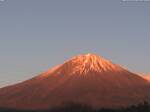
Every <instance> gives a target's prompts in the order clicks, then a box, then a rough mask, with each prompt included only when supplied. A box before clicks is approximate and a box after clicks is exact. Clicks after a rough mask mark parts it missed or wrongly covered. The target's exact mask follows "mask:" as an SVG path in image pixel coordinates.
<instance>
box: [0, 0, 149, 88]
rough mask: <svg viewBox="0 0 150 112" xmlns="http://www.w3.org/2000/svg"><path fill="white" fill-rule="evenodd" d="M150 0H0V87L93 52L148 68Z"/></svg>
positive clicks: (134, 68)
mask: <svg viewBox="0 0 150 112" xmlns="http://www.w3.org/2000/svg"><path fill="white" fill-rule="evenodd" d="M149 11H150V2H123V1H121V0H0V87H2V86H6V85H9V84H13V83H16V82H18V81H23V80H26V79H28V78H31V77H33V76H35V75H37V74H39V73H41V72H43V71H46V70H47V69H49V68H51V67H53V66H55V65H57V64H60V63H63V62H64V61H65V60H66V59H69V58H70V57H72V56H75V55H78V54H84V53H95V54H98V55H101V56H103V57H105V58H106V59H109V60H111V61H113V62H114V63H117V64H120V65H122V66H124V67H125V68H127V69H129V70H131V71H133V72H140V73H150V12H149Z"/></svg>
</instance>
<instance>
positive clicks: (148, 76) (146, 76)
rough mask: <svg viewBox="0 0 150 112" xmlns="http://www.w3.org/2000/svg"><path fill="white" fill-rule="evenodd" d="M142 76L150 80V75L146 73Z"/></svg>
mask: <svg viewBox="0 0 150 112" xmlns="http://www.w3.org/2000/svg"><path fill="white" fill-rule="evenodd" d="M142 77H143V78H144V79H146V80H148V81H150V75H144V76H142Z"/></svg>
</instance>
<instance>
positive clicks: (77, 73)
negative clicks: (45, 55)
mask: <svg viewBox="0 0 150 112" xmlns="http://www.w3.org/2000/svg"><path fill="white" fill-rule="evenodd" d="M149 93H150V84H149V83H148V81H146V80H145V79H143V78H142V77H140V76H138V75H136V74H134V73H131V72H130V71H128V70H126V69H124V68H122V67H121V66H119V65H116V64H113V63H112V62H110V61H108V60H106V59H104V58H102V57H100V56H97V55H95V54H86V55H79V56H75V57H73V58H72V59H70V60H68V61H66V62H65V63H64V64H60V65H58V66H56V67H54V68H52V69H50V70H48V71H47V72H45V73H42V74H40V75H38V76H36V77H34V78H32V79H30V80H27V81H24V82H22V83H19V84H16V85H12V86H8V87H4V88H1V89H0V107H4V108H16V109H47V108H53V107H60V106H63V105H65V104H69V103H80V104H85V105H89V106H92V107H93V108H99V107H106V108H111V107H113V108H119V107H126V106H129V105H132V104H139V103H141V102H143V101H147V102H150V94H149Z"/></svg>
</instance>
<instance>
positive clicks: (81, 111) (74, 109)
mask: <svg viewBox="0 0 150 112" xmlns="http://www.w3.org/2000/svg"><path fill="white" fill-rule="evenodd" d="M0 112H150V105H149V104H148V103H147V102H144V103H142V104H139V105H136V106H135V105H133V106H130V107H128V108H121V109H105V108H103V109H98V110H95V109H93V108H91V107H90V106H86V105H81V104H73V103H72V104H69V105H66V106H64V107H61V108H55V109H49V110H15V109H4V108H1V109H0Z"/></svg>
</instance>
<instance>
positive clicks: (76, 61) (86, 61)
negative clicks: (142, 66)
mask: <svg viewBox="0 0 150 112" xmlns="http://www.w3.org/2000/svg"><path fill="white" fill-rule="evenodd" d="M66 64H68V65H69V66H70V67H72V68H73V73H79V74H86V73H88V72H90V71H94V72H107V71H118V70H120V69H121V67H120V66H118V65H115V64H113V63H112V62H110V61H108V60H106V59H104V58H103V57H101V56H98V55H96V54H91V53H88V54H85V55H79V56H75V57H73V58H72V59H71V60H69V61H67V62H66Z"/></svg>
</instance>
